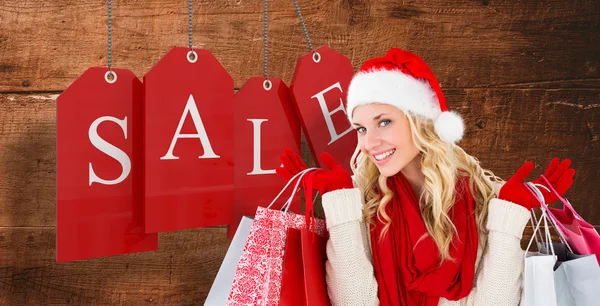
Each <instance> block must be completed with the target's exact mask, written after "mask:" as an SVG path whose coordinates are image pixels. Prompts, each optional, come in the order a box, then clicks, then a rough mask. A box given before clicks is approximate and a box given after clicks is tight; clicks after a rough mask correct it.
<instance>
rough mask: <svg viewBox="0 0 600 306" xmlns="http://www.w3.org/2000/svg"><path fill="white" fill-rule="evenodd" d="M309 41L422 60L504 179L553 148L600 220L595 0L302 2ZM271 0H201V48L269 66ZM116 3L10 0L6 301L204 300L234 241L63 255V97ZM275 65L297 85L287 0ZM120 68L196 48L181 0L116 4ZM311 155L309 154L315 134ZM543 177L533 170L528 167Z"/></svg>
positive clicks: (470, 145) (1, 146)
mask: <svg viewBox="0 0 600 306" xmlns="http://www.w3.org/2000/svg"><path fill="white" fill-rule="evenodd" d="M299 5H300V7H301V9H302V13H303V15H304V18H305V20H306V23H307V27H308V30H309V33H310V36H311V39H312V41H313V44H314V45H315V46H321V45H329V46H331V47H332V48H334V49H336V50H338V51H339V52H341V53H342V54H344V55H346V56H348V57H349V58H350V59H351V60H352V63H353V65H354V67H355V69H357V68H358V67H359V66H360V65H361V63H362V62H364V61H365V60H366V59H368V58H371V57H375V56H380V55H383V54H384V53H385V51H386V50H387V49H388V48H390V47H401V48H407V49H409V50H411V51H414V52H416V53H417V54H419V55H420V56H422V57H423V58H424V59H425V61H427V62H428V63H429V64H430V65H431V67H432V69H433V70H434V72H435V73H436V75H437V76H438V78H439V80H440V82H441V83H442V85H443V88H444V91H445V93H446V96H447V99H448V103H449V105H450V107H451V108H454V109H456V110H457V111H459V112H460V113H461V114H462V115H463V116H464V117H465V121H466V125H467V129H468V131H467V135H466V138H465V140H464V141H463V142H462V143H461V146H462V147H463V148H465V150H466V151H467V152H469V153H470V154H472V155H474V156H476V157H477V158H478V159H479V160H480V161H481V163H482V165H483V166H484V167H485V168H488V169H490V170H492V171H494V172H495V173H496V174H497V175H499V176H501V177H503V178H508V177H509V176H510V175H511V174H512V172H513V171H515V170H516V169H517V168H518V167H519V166H520V165H521V164H522V163H523V162H524V161H525V160H531V161H533V162H534V163H536V169H535V170H534V173H533V174H534V175H539V174H540V173H541V172H542V169H544V168H545V167H546V165H547V163H548V161H549V160H550V159H551V157H553V156H560V157H570V158H571V159H572V160H573V166H574V167H575V168H576V169H577V175H576V176H575V185H574V186H573V188H572V189H571V190H570V191H569V193H568V194H567V195H568V197H569V199H570V200H571V201H572V203H573V204H574V205H575V207H576V208H577V210H578V211H579V212H580V213H581V214H582V215H583V216H584V217H585V218H586V219H587V220H588V221H590V222H591V223H593V224H595V225H597V226H600V209H599V208H598V205H600V203H599V201H600V188H598V186H599V185H600V170H599V169H600V168H599V164H600V2H598V1H584V0H581V1H575V0H570V1H565V0H541V1H487V0H483V1H471V0H469V1H467V0H457V1H441V0H424V1H418V2H417V1H383V0H362V1H361V0H352V1H340V0H335V1H328V0H311V1H308V0H299ZM262 6H263V3H262V1H256V0H255V1H244V0H222V1H221V0H219V1H211V0H204V1H194V40H193V42H194V43H193V44H194V46H195V47H200V48H206V49H209V50H211V51H212V52H213V53H214V54H215V56H216V57H217V58H218V59H219V60H220V61H221V63H222V64H223V66H224V67H225V68H226V69H227V71H229V73H230V74H231V76H232V77H233V79H234V82H235V87H236V88H239V87H241V86H242V84H243V83H244V82H245V80H247V79H248V78H250V77H251V76H257V75H261V74H262ZM106 7H107V3H106V1H69V0H56V1H40V0H19V1H17V0H0V304H1V305H50V304H52V305H54V304H61V305H62V304H75V305H80V304H84V305H119V304H120V305H145V304H155V305H201V304H202V303H203V302H204V299H205V297H206V295H207V292H208V290H209V289H210V286H211V284H212V281H213V279H214V276H215V275H216V272H217V270H218V268H219V265H220V263H221V261H222V259H223V257H224V255H225V252H226V250H227V247H228V245H229V241H228V240H227V239H226V237H225V230H224V229H223V228H209V229H195V230H187V231H178V232H171V233H162V234H160V245H159V247H160V249H159V250H158V251H156V252H147V253H141V254H135V255H126V256H115V257H110V258H101V259H93V260H87V261H81V262H71V263H64V264H56V263H55V261H54V258H55V257H54V255H55V231H54V227H55V222H56V217H55V196H56V192H55V188H56V186H55V173H56V166H55V162H56V160H55V159H56V153H55V151H56V145H55V142H56V137H55V135H56V122H55V120H56V117H55V109H56V97H57V95H58V94H60V93H61V92H62V91H63V90H64V89H65V88H66V87H67V86H69V85H70V84H71V82H73V81H74V80H75V79H76V78H77V77H78V76H79V75H81V73H83V72H84V71H85V69H86V68H88V67H91V66H104V65H106V25H107V21H106ZM269 10H270V12H269V74H270V75H271V76H273V77H280V78H282V79H283V80H284V81H286V83H288V84H289V81H290V80H291V77H292V74H293V71H294V67H295V64H296V59H297V58H298V57H299V56H301V55H302V54H304V53H305V52H306V51H307V46H306V42H305V41H304V38H303V34H302V30H301V28H300V26H299V22H298V18H297V16H296V14H295V11H294V6H293V1H291V0H289V1H283V0H272V1H270V4H269ZM113 25H114V36H113V66H114V67H119V68H127V69H130V70H132V71H133V72H134V73H135V74H136V75H137V76H138V77H140V78H141V77H142V76H143V75H144V74H145V73H146V72H148V71H149V70H150V68H151V67H152V66H153V65H154V64H155V63H156V62H157V61H158V60H159V59H160V58H161V57H162V56H163V55H164V54H165V53H166V52H167V51H168V50H169V49H170V48H171V47H173V46H187V2H186V1H183V0H181V1H173V0H126V1H115V2H114V3H113ZM304 157H306V158H307V159H308V158H309V155H308V151H307V150H306V144H304ZM532 177H533V176H532Z"/></svg>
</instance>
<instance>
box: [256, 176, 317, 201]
mask: <svg viewBox="0 0 600 306" xmlns="http://www.w3.org/2000/svg"><path fill="white" fill-rule="evenodd" d="M316 169H317V168H307V169H304V170H302V171H300V172H298V173H296V174H295V175H294V176H292V178H290V179H289V180H288V182H287V184H285V186H284V187H283V188H282V189H281V191H280V192H279V194H278V195H277V196H275V198H274V199H273V201H271V204H269V206H267V208H269V209H270V208H271V206H273V204H275V202H276V201H277V200H278V199H279V197H280V196H281V195H282V194H283V192H284V191H285V190H286V189H287V188H288V186H289V185H290V183H292V182H294V180H295V179H296V178H298V181H297V182H296V185H295V186H294V189H293V191H292V194H291V195H290V197H289V198H288V200H287V201H286V202H285V204H283V207H282V208H281V209H285V210H284V211H285V212H287V210H288V209H289V207H290V205H291V203H292V199H294V195H296V190H297V189H298V185H300V182H301V181H302V178H303V177H304V175H305V174H306V173H308V172H310V171H313V170H316Z"/></svg>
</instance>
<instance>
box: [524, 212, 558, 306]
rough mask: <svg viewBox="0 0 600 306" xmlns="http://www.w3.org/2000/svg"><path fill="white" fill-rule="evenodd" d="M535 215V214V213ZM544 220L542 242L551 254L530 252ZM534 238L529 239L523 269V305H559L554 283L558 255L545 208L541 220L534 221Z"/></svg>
mask: <svg viewBox="0 0 600 306" xmlns="http://www.w3.org/2000/svg"><path fill="white" fill-rule="evenodd" d="M534 216H535V215H534ZM542 221H543V222H544V229H545V231H544V232H545V233H544V234H543V235H542V239H543V241H542V243H544V244H545V245H546V248H548V249H549V250H550V255H547V254H544V253H541V252H539V251H538V252H530V251H529V249H530V248H531V244H532V242H533V240H534V239H537V232H538V230H539V229H540V224H541V222H542ZM531 223H532V225H533V226H534V230H533V235H532V238H531V239H530V240H529V244H528V245H527V249H526V251H525V268H524V270H523V284H522V286H523V288H522V289H523V290H522V291H521V304H520V305H521V306H557V305H558V304H557V302H556V289H555V285H554V264H555V263H556V256H555V255H554V248H553V246H552V243H551V235H550V231H549V229H548V225H547V216H546V213H545V210H542V215H541V218H540V220H539V221H537V222H534V221H533V219H532V222H531Z"/></svg>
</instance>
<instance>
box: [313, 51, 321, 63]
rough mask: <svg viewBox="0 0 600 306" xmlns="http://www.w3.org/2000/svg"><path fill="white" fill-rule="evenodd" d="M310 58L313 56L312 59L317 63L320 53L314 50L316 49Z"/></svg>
mask: <svg viewBox="0 0 600 306" xmlns="http://www.w3.org/2000/svg"><path fill="white" fill-rule="evenodd" d="M312 58H313V61H314V62H315V63H318V62H320V61H321V54H319V52H316V51H315V52H314V53H313V56H312Z"/></svg>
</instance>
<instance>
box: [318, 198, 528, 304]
mask: <svg viewBox="0 0 600 306" xmlns="http://www.w3.org/2000/svg"><path fill="white" fill-rule="evenodd" d="M323 209H324V211H325V218H326V222H327V229H328V230H329V240H328V242H327V262H326V266H325V267H326V272H327V273H326V279H327V291H328V294H329V298H330V300H331V303H332V305H334V306H337V305H344V306H346V305H347V306H354V305H357V306H359V305H365V306H372V305H379V299H378V298H377V281H376V280H375V275H374V272H373V263H372V257H371V248H370V238H369V235H368V228H367V225H366V224H365V223H363V222H362V200H361V195H360V191H359V190H358V188H354V189H342V190H336V191H332V192H328V193H325V194H324V195H323ZM529 218H530V214H529V211H527V209H525V208H523V207H521V206H519V205H517V204H514V203H511V202H508V201H504V200H500V199H492V200H491V201H490V203H489V210H488V222H487V229H488V230H489V235H488V240H487V244H486V248H487V250H486V252H485V255H484V256H483V257H482V256H481V254H483V250H482V249H481V248H479V249H478V250H477V260H476V263H475V281H474V282H475V283H474V284H473V289H472V290H471V293H470V294H469V295H468V296H467V297H465V298H463V299H461V300H459V301H448V300H446V299H444V298H441V299H440V303H439V305H442V306H458V305H460V306H467V305H469V306H471V305H473V306H493V305H501V306H512V305H514V306H516V305H519V301H520V298H521V280H522V279H521V277H522V271H523V263H524V252H523V250H522V249H521V245H520V241H521V237H522V235H523V229H524V228H525V225H526V224H527V221H529Z"/></svg>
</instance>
